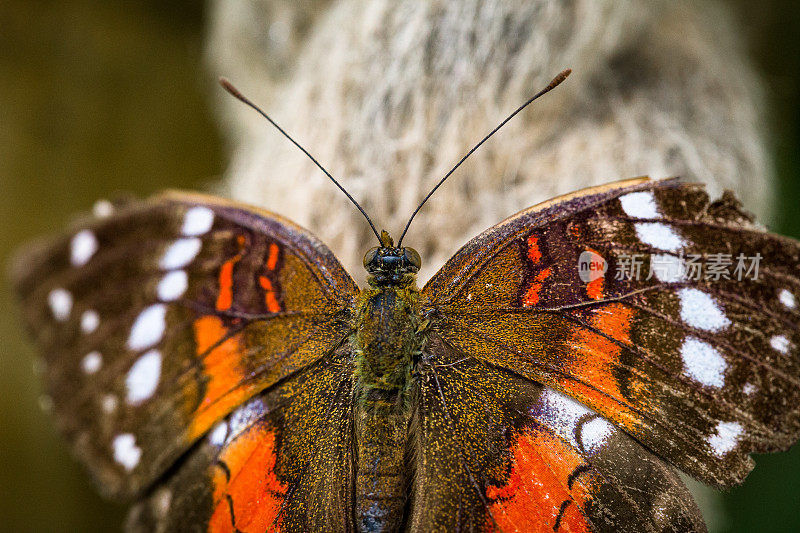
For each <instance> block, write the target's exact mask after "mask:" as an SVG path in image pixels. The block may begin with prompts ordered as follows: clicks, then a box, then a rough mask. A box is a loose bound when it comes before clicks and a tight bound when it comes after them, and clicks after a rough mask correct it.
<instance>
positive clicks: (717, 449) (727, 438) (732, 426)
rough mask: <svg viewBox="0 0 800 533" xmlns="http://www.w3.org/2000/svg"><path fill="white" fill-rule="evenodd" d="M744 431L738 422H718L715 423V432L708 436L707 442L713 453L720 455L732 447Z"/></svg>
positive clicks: (734, 446)
mask: <svg viewBox="0 0 800 533" xmlns="http://www.w3.org/2000/svg"><path fill="white" fill-rule="evenodd" d="M743 431H744V428H742V425H741V424H740V423H739V422H720V423H719V424H717V432H716V433H715V434H714V435H711V436H710V437H708V444H709V446H711V449H712V450H713V451H714V455H716V456H717V457H722V456H724V455H725V454H727V453H728V452H730V451H731V450H733V449H734V448H736V444H737V443H738V441H739V436H740V435H741V434H742V432H743Z"/></svg>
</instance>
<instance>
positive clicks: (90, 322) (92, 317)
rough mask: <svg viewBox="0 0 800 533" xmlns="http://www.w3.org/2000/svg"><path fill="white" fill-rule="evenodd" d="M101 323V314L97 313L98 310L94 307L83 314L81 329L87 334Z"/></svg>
mask: <svg viewBox="0 0 800 533" xmlns="http://www.w3.org/2000/svg"><path fill="white" fill-rule="evenodd" d="M99 325H100V315H98V314H97V311H94V310H93V309H89V310H88V311H84V312H83V314H82V315H81V331H82V332H83V333H85V334H87V335H88V334H89V333H93V332H94V330H96V329H97V326H99Z"/></svg>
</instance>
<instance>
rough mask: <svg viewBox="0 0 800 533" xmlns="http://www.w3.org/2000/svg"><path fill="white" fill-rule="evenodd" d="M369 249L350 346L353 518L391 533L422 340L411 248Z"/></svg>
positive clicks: (401, 503) (403, 480)
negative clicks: (352, 370)
mask: <svg viewBox="0 0 800 533" xmlns="http://www.w3.org/2000/svg"><path fill="white" fill-rule="evenodd" d="M381 244H383V245H384V246H381V247H379V248H375V249H373V250H370V252H368V253H367V255H366V257H365V258H364V265H365V267H366V268H367V271H368V272H369V273H370V277H369V280H368V281H369V287H368V288H365V289H362V291H361V293H360V295H359V298H358V303H357V308H356V313H355V315H354V316H355V323H354V332H355V333H354V334H353V338H352V346H353V348H354V357H355V366H356V376H355V378H356V382H355V387H354V395H355V400H356V409H355V413H354V416H355V421H354V422H355V437H356V440H357V446H356V457H355V462H356V479H355V494H356V516H357V517H359V518H358V522H357V527H358V529H359V530H360V531H396V530H398V529H399V527H400V524H401V523H402V520H403V510H404V508H405V502H406V493H407V485H408V481H409V480H408V478H407V476H406V475H405V473H406V472H407V468H406V449H407V440H408V427H409V421H410V409H409V408H408V404H409V402H408V392H409V389H410V387H411V384H412V375H413V369H414V364H415V361H416V360H417V359H418V357H419V354H420V350H421V347H422V342H423V340H424V331H423V330H424V320H423V319H422V317H421V314H420V291H419V288H418V287H417V282H416V271H417V269H418V268H419V256H418V255H417V253H416V252H415V251H413V250H412V249H410V248H408V249H403V248H394V247H392V246H391V239H390V238H388V235H385V239H382V243H381Z"/></svg>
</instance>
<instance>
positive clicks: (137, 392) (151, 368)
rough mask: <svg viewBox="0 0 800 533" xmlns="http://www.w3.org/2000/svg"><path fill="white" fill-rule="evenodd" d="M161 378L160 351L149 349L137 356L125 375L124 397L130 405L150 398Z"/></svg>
mask: <svg viewBox="0 0 800 533" xmlns="http://www.w3.org/2000/svg"><path fill="white" fill-rule="evenodd" d="M159 379H161V352H159V351H158V350H150V351H149V352H146V353H145V354H144V355H142V356H141V357H139V359H137V360H136V362H135V363H133V366H131V369H130V370H128V374H127V375H126V376H125V387H126V388H127V390H128V394H127V397H126V400H127V402H128V403H129V404H130V405H138V404H140V403H142V402H143V401H145V400H147V399H148V398H150V397H151V396H152V395H153V393H154V392H155V391H156V388H158V380H159Z"/></svg>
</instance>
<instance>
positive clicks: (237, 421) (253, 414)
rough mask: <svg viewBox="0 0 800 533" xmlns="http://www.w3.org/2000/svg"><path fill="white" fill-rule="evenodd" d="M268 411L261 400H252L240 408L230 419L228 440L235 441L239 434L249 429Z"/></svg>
mask: <svg viewBox="0 0 800 533" xmlns="http://www.w3.org/2000/svg"><path fill="white" fill-rule="evenodd" d="M266 411H267V409H266V406H265V405H264V402H263V401H262V400H261V398H255V399H253V400H250V401H249V402H247V403H246V404H244V405H243V406H241V407H240V408H238V409H237V410H236V411H234V412H233V414H232V415H231V417H230V423H229V425H230V428H229V429H230V431H229V437H228V439H229V440H233V439H235V438H236V436H237V435H239V433H241V432H242V431H244V430H245V429H247V428H248V427H249V426H250V425H251V424H252V423H253V422H255V421H256V420H258V419H259V418H261V417H262V416H263V415H264V413H266Z"/></svg>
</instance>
